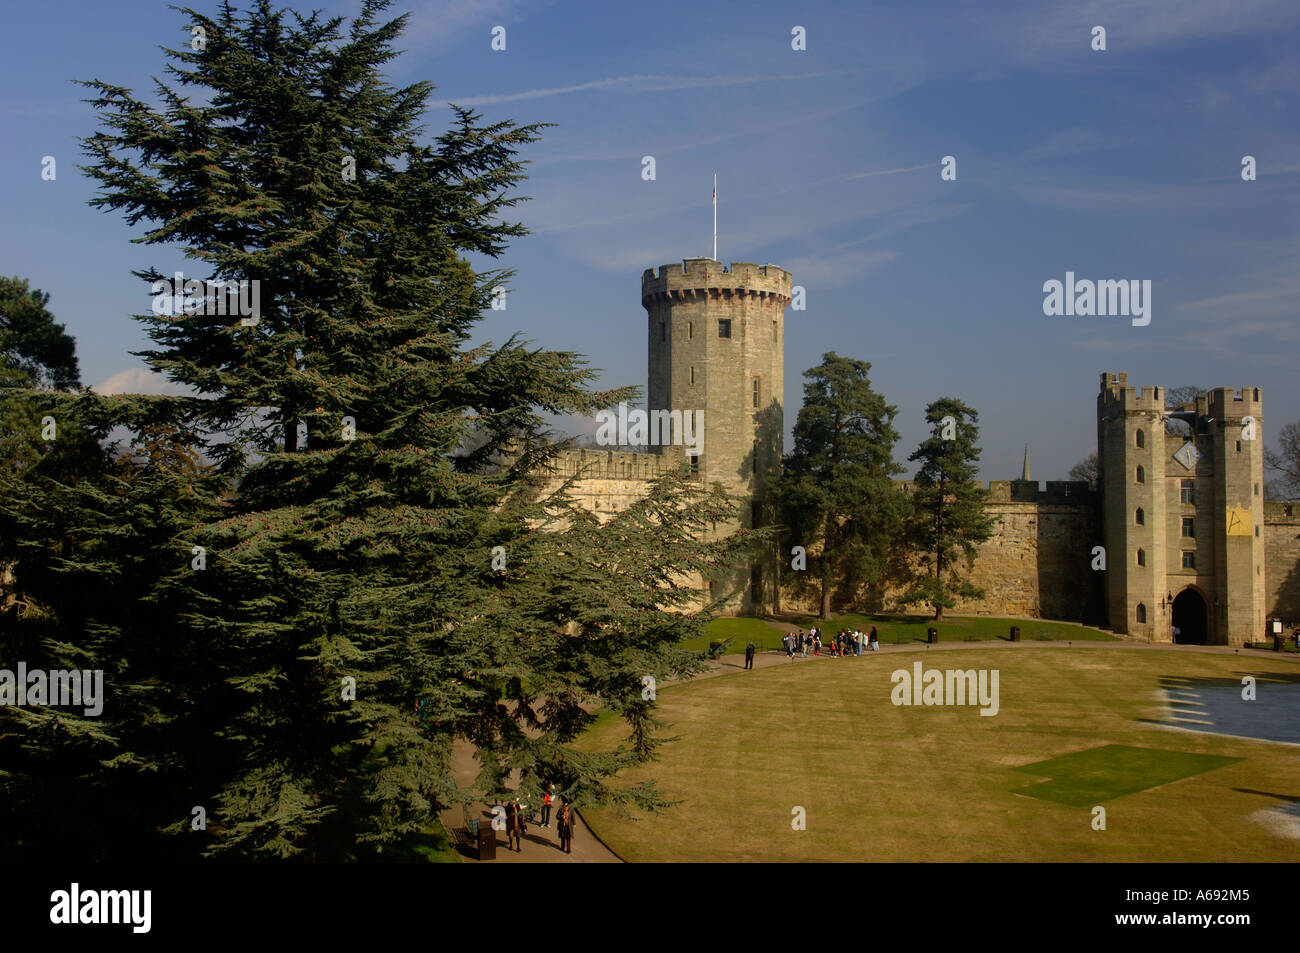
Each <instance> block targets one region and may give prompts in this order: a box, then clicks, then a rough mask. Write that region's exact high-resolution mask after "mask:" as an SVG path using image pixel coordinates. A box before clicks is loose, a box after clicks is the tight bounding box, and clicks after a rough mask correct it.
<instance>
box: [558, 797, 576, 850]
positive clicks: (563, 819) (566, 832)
mask: <svg viewBox="0 0 1300 953" xmlns="http://www.w3.org/2000/svg"><path fill="white" fill-rule="evenodd" d="M556 829H557V830H558V831H559V832H560V850H562V851H564V852H565V853H566V854H572V853H573V808H571V807H570V806H569V804H568V802H567V801H566V802H565V804H564V805H563V806H562V807H561V808H560V817H559V820H558V821H557V822H556Z"/></svg>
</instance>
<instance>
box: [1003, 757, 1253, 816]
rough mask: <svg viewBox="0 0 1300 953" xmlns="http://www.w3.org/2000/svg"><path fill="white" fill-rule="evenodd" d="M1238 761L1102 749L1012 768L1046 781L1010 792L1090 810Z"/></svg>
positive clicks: (1222, 758) (1234, 759) (1236, 759)
mask: <svg viewBox="0 0 1300 953" xmlns="http://www.w3.org/2000/svg"><path fill="white" fill-rule="evenodd" d="M1240 760H1241V759H1240V758H1225V757H1221V756H1219V755H1209V754H1189V753H1187V752H1186V751H1166V750H1163V749H1161V748H1130V747H1128V746H1127V745H1105V746H1103V747H1101V748H1092V749H1090V750H1088V751H1077V752H1075V753H1074V754H1067V755H1062V756H1061V757H1059V758H1052V759H1051V760H1049V761H1039V762H1038V763H1037V764H1026V765H1024V766H1023V767H1019V768H1016V770H1017V771H1024V772H1025V773H1026V774H1036V775H1038V776H1039V777H1042V778H1047V779H1048V780H1046V781H1044V782H1042V783H1040V784H1031V785H1029V787H1024V788H1019V789H1017V790H1016V792H1015V793H1016V794H1026V795H1028V796H1029V797H1038V798H1042V799H1043V800H1045V801H1059V802H1060V803H1062V804H1069V805H1072V806H1074V807H1089V806H1091V805H1094V804H1100V803H1101V802H1102V801H1111V800H1114V799H1115V798H1117V797H1123V796H1124V795H1125V794H1133V793H1135V792H1137V791H1145V790H1147V788H1153V787H1155V786H1157V785H1159V784H1169V783H1171V782H1173V781H1181V780H1182V779H1183V778H1190V777H1191V776H1192V775H1195V774H1200V773H1202V772H1203V771H1213V770H1214V769H1215V768H1222V767H1224V766H1225V765H1229V764H1236V763H1237V762H1238V761H1240Z"/></svg>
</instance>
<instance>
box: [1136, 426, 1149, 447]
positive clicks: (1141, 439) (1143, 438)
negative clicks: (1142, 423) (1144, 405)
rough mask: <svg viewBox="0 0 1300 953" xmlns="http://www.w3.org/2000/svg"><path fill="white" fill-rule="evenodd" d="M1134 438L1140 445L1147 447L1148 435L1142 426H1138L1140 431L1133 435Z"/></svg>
mask: <svg viewBox="0 0 1300 953" xmlns="http://www.w3.org/2000/svg"><path fill="white" fill-rule="evenodd" d="M1133 438H1134V440H1135V441H1136V443H1137V445H1138V446H1139V447H1145V446H1146V445H1147V435H1146V432H1145V431H1144V430H1142V428H1141V427H1139V428H1138V432H1137V433H1135V434H1134V435H1133Z"/></svg>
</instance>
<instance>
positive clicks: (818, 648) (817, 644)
mask: <svg viewBox="0 0 1300 953" xmlns="http://www.w3.org/2000/svg"><path fill="white" fill-rule="evenodd" d="M821 654H822V637H821V636H820V635H817V634H816V633H814V634H813V655H816V656H817V657H818V658H820V657H821Z"/></svg>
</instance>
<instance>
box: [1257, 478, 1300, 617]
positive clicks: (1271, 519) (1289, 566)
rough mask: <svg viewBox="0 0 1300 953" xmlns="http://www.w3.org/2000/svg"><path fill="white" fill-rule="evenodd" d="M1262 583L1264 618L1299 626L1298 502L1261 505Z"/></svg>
mask: <svg viewBox="0 0 1300 953" xmlns="http://www.w3.org/2000/svg"><path fill="white" fill-rule="evenodd" d="M1264 581H1265V584H1266V586H1267V591H1266V593H1265V599H1264V605H1265V607H1266V608H1265V612H1266V614H1267V617H1268V618H1269V619H1272V618H1282V619H1284V620H1287V621H1288V622H1289V623H1290V624H1292V625H1300V503H1272V502H1270V503H1265V504H1264Z"/></svg>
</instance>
